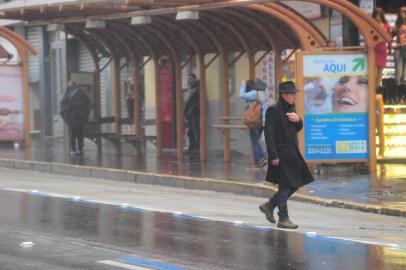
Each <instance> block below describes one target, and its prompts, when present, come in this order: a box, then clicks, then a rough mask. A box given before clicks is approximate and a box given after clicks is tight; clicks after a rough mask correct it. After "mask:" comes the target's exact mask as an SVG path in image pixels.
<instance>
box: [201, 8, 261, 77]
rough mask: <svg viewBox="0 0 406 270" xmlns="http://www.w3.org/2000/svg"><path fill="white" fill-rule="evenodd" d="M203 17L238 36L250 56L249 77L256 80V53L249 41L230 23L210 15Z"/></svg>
mask: <svg viewBox="0 0 406 270" xmlns="http://www.w3.org/2000/svg"><path fill="white" fill-rule="evenodd" d="M203 16H205V17H207V18H209V19H210V20H211V21H214V22H217V23H219V24H221V25H223V26H225V27H227V28H228V29H230V30H231V32H233V34H234V35H236V36H237V37H238V39H239V40H240V41H241V43H242V45H243V47H244V50H245V52H246V53H247V56H248V63H249V77H250V79H251V80H255V59H254V53H253V51H252V50H251V47H250V46H249V43H248V40H247V39H246V37H245V36H244V35H243V34H242V33H241V32H240V31H239V30H238V29H237V28H236V27H235V26H234V25H233V24H232V23H230V22H228V21H226V20H224V19H222V18H219V17H216V16H213V15H208V14H204V15H203Z"/></svg>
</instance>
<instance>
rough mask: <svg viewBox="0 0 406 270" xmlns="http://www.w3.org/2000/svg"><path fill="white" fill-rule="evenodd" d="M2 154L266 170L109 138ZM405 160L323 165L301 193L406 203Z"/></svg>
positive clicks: (220, 170) (237, 172) (125, 165)
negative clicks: (78, 151) (76, 149)
mask: <svg viewBox="0 0 406 270" xmlns="http://www.w3.org/2000/svg"><path fill="white" fill-rule="evenodd" d="M0 149H1V151H0V158H8V159H20V160H32V161H45V162H55V163H65V164H75V165H86V166H102V167H107V168H117V169H125V170H134V171H140V172H153V173H165V174H173V175H182V176H193V177H209V178H213V179H219V180H227V181H232V182H244V183H251V184H261V183H263V181H264V179H265V175H266V171H265V170H264V169H247V167H248V157H247V156H245V155H241V154H238V153H237V152H233V155H232V160H233V161H232V162H224V161H223V153H222V151H218V152H210V153H209V157H208V161H205V162H201V161H200V159H199V156H198V155H193V156H189V155H187V154H186V155H185V160H184V161H179V160H177V158H176V153H175V152H164V153H162V157H161V158H160V159H157V158H156V155H155V148H154V147H153V146H151V145H150V144H147V147H146V148H145V149H140V151H136V149H135V148H134V147H132V146H130V145H129V144H126V143H122V146H121V147H119V148H115V147H114V146H113V145H112V144H109V143H107V142H105V143H104V144H103V148H102V150H103V151H102V154H100V153H99V151H97V148H96V145H95V144H93V143H92V142H90V141H88V140H87V141H86V144H85V155H84V156H83V157H71V156H70V155H69V154H68V153H69V151H67V149H66V144H65V143H64V141H63V139H55V138H53V139H47V140H34V141H33V143H32V146H31V148H26V149H24V148H23V147H20V148H19V149H17V150H16V149H14V148H13V146H12V144H9V145H7V144H1V145H0ZM404 166H405V165H404V164H378V167H377V172H376V173H374V174H369V173H368V170H367V168H366V167H365V166H363V165H362V164H354V165H348V164H347V165H321V166H317V167H316V168H314V171H315V172H318V173H317V174H315V178H316V181H315V182H314V183H312V184H311V185H309V186H306V188H304V189H303V190H301V192H302V193H304V194H307V195H311V196H318V197H322V198H329V199H339V200H348V201H353V202H358V203H367V204H373V205H379V206H390V207H395V208H403V209H404V208H405V207H406V170H405V167H404Z"/></svg>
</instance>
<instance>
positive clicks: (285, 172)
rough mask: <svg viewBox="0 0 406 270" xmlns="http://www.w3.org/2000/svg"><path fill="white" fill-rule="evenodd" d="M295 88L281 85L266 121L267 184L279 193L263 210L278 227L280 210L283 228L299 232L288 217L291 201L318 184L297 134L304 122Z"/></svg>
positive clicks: (280, 225) (268, 111) (291, 84)
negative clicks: (300, 191) (300, 114)
mask: <svg viewBox="0 0 406 270" xmlns="http://www.w3.org/2000/svg"><path fill="white" fill-rule="evenodd" d="M297 91H298V90H297V89H296V86H295V84H294V83H293V82H292V81H287V82H283V83H280V84H279V100H278V102H277V103H276V104H275V105H273V106H271V107H269V109H268V110H267V111H266V118H265V141H266V146H267V149H268V157H269V158H268V163H269V166H268V171H267V174H266V181H268V182H271V183H274V184H277V185H278V191H277V192H276V193H275V194H274V195H273V197H271V198H270V199H269V201H268V202H265V203H263V204H261V205H260V206H259V209H260V211H261V212H263V213H264V214H265V216H266V218H267V220H268V221H269V222H271V223H275V222H276V221H275V219H274V216H273V211H274V209H275V208H276V207H278V210H279V212H278V215H279V220H278V224H277V226H278V227H279V228H286V229H296V228H298V225H296V224H294V223H292V221H291V220H290V219H289V215H288V205H287V201H288V199H289V197H290V196H292V194H293V193H295V192H296V191H297V190H298V189H299V188H300V187H302V186H304V185H306V184H308V183H311V182H313V181H314V178H313V176H312V174H311V173H310V170H309V168H308V167H307V164H306V163H305V161H304V158H303V157H302V155H301V153H300V151H299V146H298V139H297V133H298V132H299V131H300V130H301V129H302V128H303V121H302V120H301V119H300V117H299V116H298V115H297V113H296V110H295V101H296V92H297Z"/></svg>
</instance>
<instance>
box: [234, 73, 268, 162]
mask: <svg viewBox="0 0 406 270" xmlns="http://www.w3.org/2000/svg"><path fill="white" fill-rule="evenodd" d="M255 87H256V85H255V83H254V82H253V81H251V80H249V81H244V80H243V81H241V85H240V98H242V99H244V100H245V101H247V102H249V103H251V102H253V101H255V100H258V102H259V103H261V108H262V113H261V116H262V121H263V119H265V112H266V108H267V107H266V94H265V89H264V90H263V91H259V89H255ZM263 130H264V128H263V125H262V124H261V126H260V127H256V128H250V129H249V135H250V140H251V145H252V150H253V154H254V167H255V168H260V167H264V166H265V165H266V164H267V157H266V155H265V154H264V151H263V150H262V146H261V144H260V142H259V139H260V138H261V135H262V132H263Z"/></svg>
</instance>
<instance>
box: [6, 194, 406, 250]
mask: <svg viewBox="0 0 406 270" xmlns="http://www.w3.org/2000/svg"><path fill="white" fill-rule="evenodd" d="M0 190H7V191H15V192H24V193H26V192H30V191H31V190H27V189H18V188H0ZM43 194H46V195H48V196H52V197H57V198H64V199H71V198H72V195H61V194H56V193H46V192H45V193H43ZM86 201H92V202H95V203H99V204H104V205H113V206H121V205H122V203H117V202H110V201H101V200H86ZM141 209H144V210H146V211H152V212H160V213H168V214H170V213H172V214H174V212H168V211H165V210H161V209H154V208H144V207H141ZM178 213H179V212H178ZM180 213H182V212H180ZM182 214H183V213H182ZM191 216H192V217H193V215H191ZM194 217H198V218H202V219H206V220H210V221H220V222H226V223H231V224H235V223H234V222H233V221H230V220H227V219H218V218H212V217H205V216H194ZM249 226H253V227H257V228H269V229H272V230H276V231H291V230H289V229H281V228H277V227H269V226H255V225H252V224H249ZM302 234H304V235H306V232H302ZM317 236H320V237H325V238H332V239H337V240H345V241H350V242H355V243H361V244H367V245H375V246H381V247H384V246H386V247H389V248H392V249H400V250H405V248H403V247H399V246H398V245H397V244H389V243H385V242H381V241H368V240H359V239H352V238H345V237H339V236H329V235H319V234H318V235H317Z"/></svg>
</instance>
